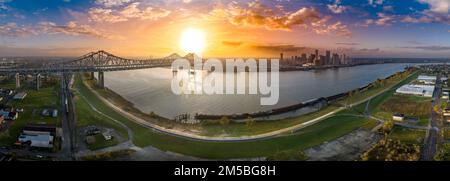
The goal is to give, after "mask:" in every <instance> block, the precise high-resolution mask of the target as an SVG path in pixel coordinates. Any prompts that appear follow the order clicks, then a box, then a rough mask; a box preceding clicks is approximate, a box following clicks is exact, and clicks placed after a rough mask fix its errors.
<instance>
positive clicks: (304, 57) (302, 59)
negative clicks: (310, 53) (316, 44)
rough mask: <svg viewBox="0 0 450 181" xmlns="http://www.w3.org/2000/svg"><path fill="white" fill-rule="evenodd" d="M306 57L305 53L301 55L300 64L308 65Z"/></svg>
mask: <svg viewBox="0 0 450 181" xmlns="http://www.w3.org/2000/svg"><path fill="white" fill-rule="evenodd" d="M306 56H307V55H306V53H303V54H302V58H301V62H302V64H304V63H308V57H306Z"/></svg>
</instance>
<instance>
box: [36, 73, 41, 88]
mask: <svg viewBox="0 0 450 181" xmlns="http://www.w3.org/2000/svg"><path fill="white" fill-rule="evenodd" d="M40 87H41V74H39V73H38V74H36V90H39V88H40Z"/></svg>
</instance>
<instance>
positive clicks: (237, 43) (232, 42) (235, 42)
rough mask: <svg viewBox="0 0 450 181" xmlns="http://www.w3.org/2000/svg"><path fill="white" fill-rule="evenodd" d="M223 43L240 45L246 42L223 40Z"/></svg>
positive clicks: (234, 45)
mask: <svg viewBox="0 0 450 181" xmlns="http://www.w3.org/2000/svg"><path fill="white" fill-rule="evenodd" d="M222 44H223V45H225V46H230V47H239V46H241V45H242V44H244V43H243V42H241V41H223V42H222Z"/></svg>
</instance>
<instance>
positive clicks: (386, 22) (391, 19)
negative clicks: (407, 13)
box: [362, 13, 398, 27]
mask: <svg viewBox="0 0 450 181" xmlns="http://www.w3.org/2000/svg"><path fill="white" fill-rule="evenodd" d="M377 16H378V19H366V20H365V22H364V24H363V25H362V26H365V27H367V26H369V25H378V26H390V25H392V24H393V23H395V22H396V21H397V18H398V17H397V16H395V15H387V14H385V13H377Z"/></svg>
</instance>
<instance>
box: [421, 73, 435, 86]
mask: <svg viewBox="0 0 450 181" xmlns="http://www.w3.org/2000/svg"><path fill="white" fill-rule="evenodd" d="M417 81H419V82H421V83H424V84H428V85H434V84H435V83H436V76H428V75H419V77H418V78H417Z"/></svg>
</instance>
